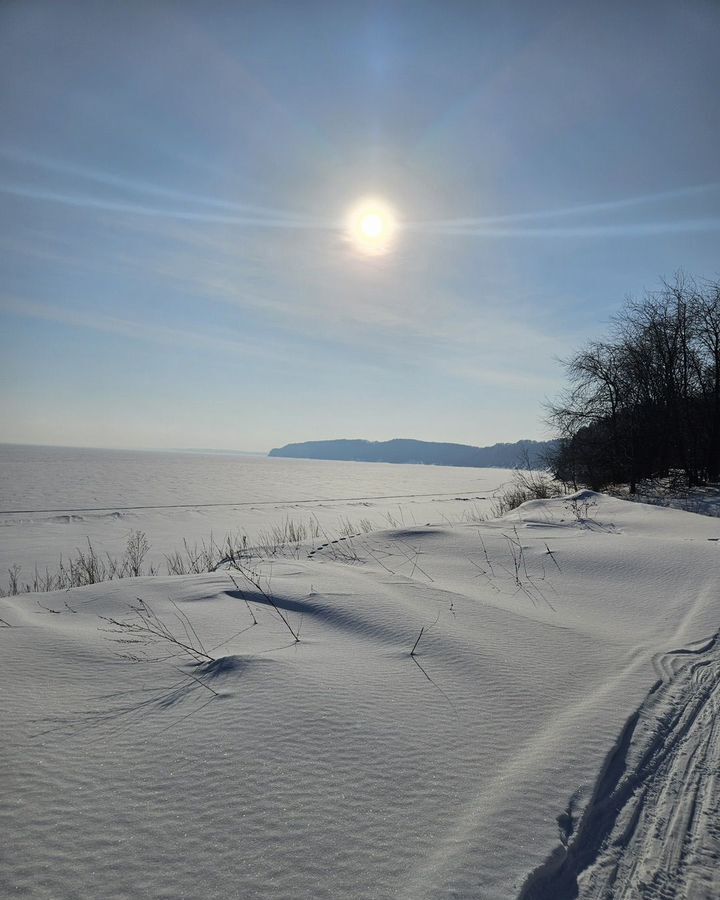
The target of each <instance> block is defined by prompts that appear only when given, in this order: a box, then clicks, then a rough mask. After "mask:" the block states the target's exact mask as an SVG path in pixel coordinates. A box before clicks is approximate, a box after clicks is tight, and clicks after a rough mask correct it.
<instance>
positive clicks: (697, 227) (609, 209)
mask: <svg viewBox="0 0 720 900" xmlns="http://www.w3.org/2000/svg"><path fill="white" fill-rule="evenodd" d="M710 194H720V182H719V181H714V182H709V183H707V184H696V185H689V186H687V187H683V188H678V189H676V190H671V191H657V192H655V193H651V194H639V195H634V196H632V197H621V198H618V199H616V200H607V201H601V202H596V203H582V204H577V205H575V206H564V207H560V208H556V209H545V210H534V211H528V212H519V213H509V214H506V215H500V216H464V217H461V218H454V219H437V220H428V221H417V222H407V223H405V227H406V228H407V229H408V230H411V231H419V232H427V233H432V234H458V235H473V236H478V237H490V238H503V237H561V238H565V237H607V236H615V235H617V236H620V237H625V236H642V235H652V234H668V233H681V232H686V231H707V230H715V229H717V228H719V227H720V216H708V217H704V218H681V217H679V216H675V217H673V218H668V217H666V218H664V219H660V220H658V219H656V220H655V221H641V222H618V223H598V224H579V225H568V226H555V225H550V226H542V227H540V228H515V227H512V226H513V225H514V224H515V223H522V222H541V221H552V220H554V219H563V218H572V217H575V216H588V215H590V216H592V215H597V214H605V213H613V212H620V211H621V210H625V209H633V208H637V207H642V206H652V205H653V204H666V203H667V202H668V201H674V200H683V199H691V198H703V197H707V196H708V195H710ZM498 226H500V227H498ZM503 226H510V227H503Z"/></svg>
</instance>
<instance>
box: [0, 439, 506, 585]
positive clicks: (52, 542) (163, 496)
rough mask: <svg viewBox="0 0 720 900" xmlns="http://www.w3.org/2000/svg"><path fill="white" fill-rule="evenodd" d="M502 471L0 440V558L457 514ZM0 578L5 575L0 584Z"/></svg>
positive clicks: (486, 497) (28, 562) (38, 559)
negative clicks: (282, 527)
mask: <svg viewBox="0 0 720 900" xmlns="http://www.w3.org/2000/svg"><path fill="white" fill-rule="evenodd" d="M510 475H511V473H510V472H509V471H508V470H506V469H469V468H453V467H444V466H416V465H392V464H384V463H362V462H340V461H338V462H336V461H326V460H297V459H277V458H272V459H271V458H269V457H266V456H244V455H233V454H230V453H195V452H193V453H188V452H180V451H178V452H166V451H132V450H94V449H77V448H66V447H35V446H19V445H10V444H4V445H0V523H1V525H2V542H1V545H2V546H1V549H0V566H1V567H2V571H3V572H6V570H7V569H8V567H9V566H11V565H13V564H16V563H17V564H19V565H21V566H22V571H23V575H25V576H26V577H27V576H29V574H30V573H31V572H32V571H33V569H34V567H35V566H36V565H37V566H38V567H39V568H40V569H41V570H42V569H44V568H45V567H46V566H49V567H51V568H52V567H54V566H55V565H56V564H57V562H58V559H59V558H60V556H61V555H62V556H64V557H67V556H68V554H70V553H72V552H73V551H74V550H75V548H76V547H79V546H83V545H85V544H86V543H87V540H88V539H90V540H91V541H92V542H93V545H94V546H95V547H96V548H97V549H98V550H100V551H102V552H109V553H111V554H113V555H115V554H118V553H120V552H122V550H123V548H124V546H125V543H126V541H127V537H128V534H129V533H130V532H131V531H133V530H135V529H140V530H142V531H144V532H145V533H146V534H147V537H148V540H149V541H150V544H151V554H150V558H151V559H152V560H153V561H155V562H158V563H162V561H163V559H164V555H165V554H166V553H169V552H171V551H172V550H175V549H177V548H178V547H179V546H180V545H182V542H183V540H184V539H187V540H188V541H189V542H191V543H195V542H201V541H202V540H207V539H209V537H210V534H211V533H212V534H213V535H214V537H215V538H216V539H222V537H223V536H224V535H225V534H227V533H230V532H237V531H240V532H243V533H246V534H247V535H248V537H249V538H250V539H251V540H252V539H254V538H255V537H256V536H257V534H258V533H259V532H261V531H262V530H263V529H266V528H268V527H270V526H272V525H273V524H278V523H280V522H282V521H283V520H284V519H286V518H291V519H293V520H296V521H303V522H305V521H307V520H309V519H310V518H311V517H313V518H316V519H317V520H318V521H319V522H320V523H321V525H322V527H323V528H324V529H326V530H327V531H328V533H334V532H336V531H337V530H338V529H340V528H342V526H343V523H345V522H346V521H347V520H350V521H351V522H353V523H356V522H359V520H361V519H365V520H368V521H369V522H371V523H373V525H375V526H376V527H377V528H387V527H388V526H389V525H393V524H395V523H398V524H424V523H425V522H443V521H458V520H461V519H462V518H463V517H468V516H476V515H478V514H479V513H482V512H483V511H487V510H488V509H489V506H490V502H491V498H492V495H493V493H494V492H495V491H496V490H497V489H498V488H499V487H500V486H501V485H502V484H503V483H504V482H506V481H507V480H508V479H509V478H510ZM0 583H4V579H2V581H0Z"/></svg>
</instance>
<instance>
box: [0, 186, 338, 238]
mask: <svg viewBox="0 0 720 900" xmlns="http://www.w3.org/2000/svg"><path fill="white" fill-rule="evenodd" d="M0 193H3V194H8V195H11V196H15V197H23V198H25V199H27V200H35V201H40V202H46V203H60V204H62V205H64V206H73V207H76V208H79V209H88V210H102V211H104V212H116V213H129V214H131V215H135V216H150V217H153V218H162V219H176V220H178V221H186V222H202V223H205V224H217V225H236V226H242V227H252V228H283V229H320V230H327V229H329V228H336V227H337V224H336V223H331V222H323V221H321V220H317V219H311V218H304V219H303V218H299V217H297V216H296V215H295V214H293V213H288V214H283V215H270V214H269V213H268V214H265V215H258V214H242V215H229V214H222V213H215V212H206V211H201V210H188V209H166V208H162V207H158V206H146V205H143V204H138V203H127V202H124V201H121V200H110V199H106V198H102V197H93V196H90V195H86V194H78V193H68V192H65V191H54V190H48V189H47V188H40V187H33V186H32V185H26V184H11V183H8V182H5V183H0Z"/></svg>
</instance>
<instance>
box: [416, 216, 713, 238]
mask: <svg viewBox="0 0 720 900" xmlns="http://www.w3.org/2000/svg"><path fill="white" fill-rule="evenodd" d="M413 230H414V231H420V230H422V231H424V232H427V233H428V234H443V235H448V236H450V235H457V236H459V237H484V238H607V237H609V238H613V237H645V236H652V235H663V234H685V233H692V232H702V231H717V230H720V217H709V218H704V219H684V220H679V221H663V222H633V223H627V224H617V225H576V226H574V227H567V228H555V227H550V228H490V227H477V228H474V227H451V226H443V225H441V224H437V225H433V224H432V223H428V224H427V225H425V226H424V227H423V228H422V229H420V228H417V227H416V228H414V229H413Z"/></svg>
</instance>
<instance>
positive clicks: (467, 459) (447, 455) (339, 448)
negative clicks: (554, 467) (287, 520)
mask: <svg viewBox="0 0 720 900" xmlns="http://www.w3.org/2000/svg"><path fill="white" fill-rule="evenodd" d="M556 446H557V441H531V440H522V441H516V442H515V443H511V444H493V445H492V446H490V447H474V446H472V445H470V444H452V443H440V442H436V441H418V440H412V439H408V438H395V439H394V440H390V441H365V440H348V439H338V440H331V441H304V442H301V443H296V444H285V446H283V447H276V448H274V449H273V450H271V451H270V452H269V453H268V456H271V457H282V458H286V459H324V460H337V461H346V462H379V463H397V464H401V465H426V466H427V465H433V466H459V467H463V468H478V469H488V468H499V469H509V468H513V467H515V466H518V465H522V464H524V463H526V462H529V463H530V465H532V466H544V465H545V461H544V460H545V457H546V456H547V455H548V454H549V453H551V452H552V451H553V450H554V449H555V447H556Z"/></svg>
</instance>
